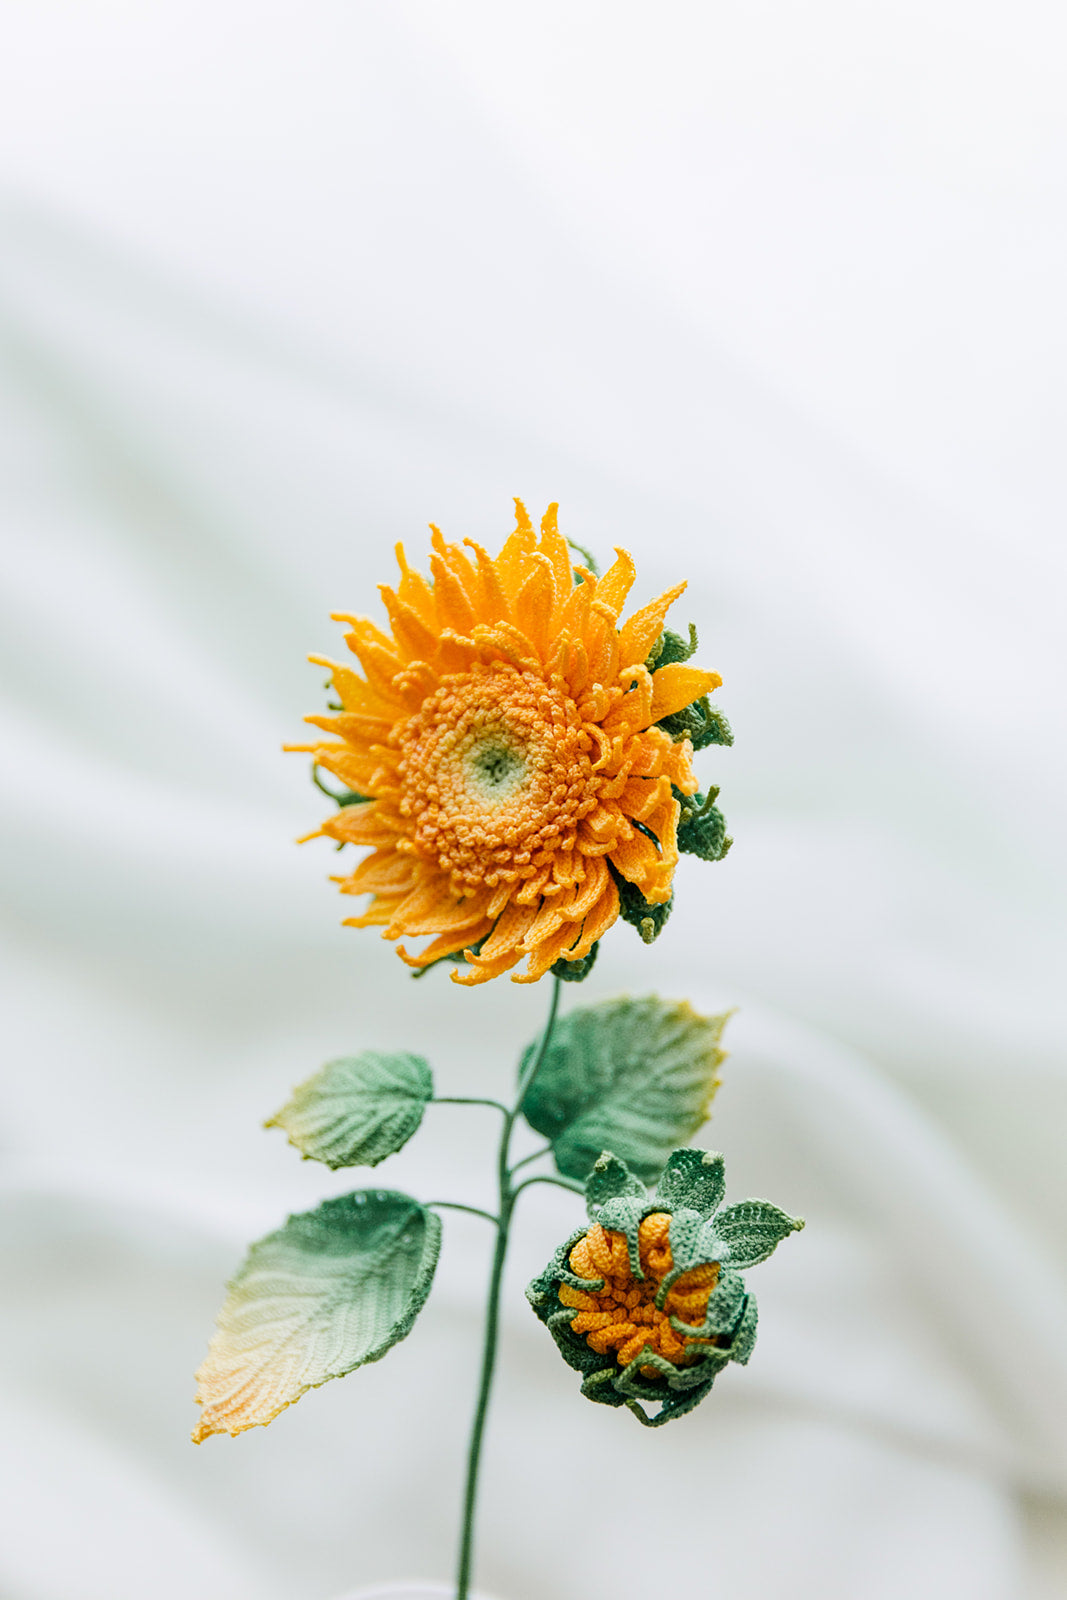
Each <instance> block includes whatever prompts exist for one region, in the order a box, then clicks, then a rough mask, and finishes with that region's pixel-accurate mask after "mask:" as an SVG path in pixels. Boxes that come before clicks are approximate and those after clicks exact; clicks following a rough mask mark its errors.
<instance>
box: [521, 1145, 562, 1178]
mask: <svg viewBox="0 0 1067 1600" xmlns="http://www.w3.org/2000/svg"><path fill="white" fill-rule="evenodd" d="M551 1148H552V1146H551V1145H550V1144H544V1145H542V1146H541V1148H540V1150H532V1151H531V1152H530V1154H529V1155H528V1156H523V1158H522V1160H521V1161H516V1162H515V1164H514V1166H513V1167H512V1169H511V1176H512V1177H514V1176H515V1174H516V1172H518V1170H519V1168H520V1167H528V1166H529V1164H530V1162H531V1161H540V1159H541V1157H542V1156H547V1154H548V1152H549V1151H550V1150H551Z"/></svg>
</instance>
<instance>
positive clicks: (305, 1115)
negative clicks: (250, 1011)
mask: <svg viewBox="0 0 1067 1600" xmlns="http://www.w3.org/2000/svg"><path fill="white" fill-rule="evenodd" d="M432 1099H433V1075H432V1073H431V1072H430V1068H429V1066H428V1064H427V1063H426V1062H425V1061H424V1060H423V1058H422V1057H421V1056H414V1055H410V1054H408V1052H407V1051H396V1052H393V1053H389V1054H387V1053H386V1052H384V1051H380V1050H363V1051H361V1052H360V1054H359V1055H356V1056H342V1057H341V1058H340V1059H339V1060H337V1061H328V1062H327V1063H326V1065H325V1066H324V1067H323V1068H321V1070H320V1071H318V1072H316V1073H315V1075H314V1077H311V1078H308V1080H307V1082H306V1083H302V1084H301V1085H300V1087H299V1088H298V1089H294V1091H293V1096H292V1099H291V1100H289V1101H288V1102H287V1103H286V1104H285V1105H284V1106H283V1107H282V1109H281V1110H280V1111H279V1112H277V1113H276V1114H275V1115H274V1116H273V1117H271V1119H270V1121H269V1122H268V1123H267V1124H266V1126H267V1127H268V1128H284V1129H285V1132H286V1133H287V1134H288V1135H289V1143H290V1144H293V1145H295V1146H296V1148H297V1149H298V1150H299V1151H300V1153H301V1155H303V1156H304V1158H305V1159H306V1160H310V1161H322V1162H324V1163H325V1164H326V1166H328V1167H333V1168H335V1169H336V1168H337V1167H376V1166H377V1165H378V1163H379V1161H384V1160H385V1158H386V1156H391V1155H393V1154H395V1152H396V1151H397V1150H399V1149H401V1147H402V1146H403V1145H405V1144H406V1143H407V1141H408V1140H409V1139H410V1138H411V1136H412V1134H413V1133H415V1131H416V1130H417V1128H418V1126H419V1124H420V1122H421V1121H422V1114H423V1112H424V1111H425V1109H426V1105H427V1102H428V1101H430V1100H432Z"/></svg>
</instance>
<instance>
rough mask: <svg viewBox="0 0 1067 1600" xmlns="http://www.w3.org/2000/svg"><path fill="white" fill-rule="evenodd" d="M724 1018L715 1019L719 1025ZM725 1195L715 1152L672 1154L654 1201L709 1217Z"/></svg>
mask: <svg viewBox="0 0 1067 1600" xmlns="http://www.w3.org/2000/svg"><path fill="white" fill-rule="evenodd" d="M729 1015H730V1013H729V1012H727V1013H726V1016H724V1017H721V1018H716V1019H715V1020H716V1021H717V1022H719V1023H720V1032H721V1025H722V1024H724V1023H725V1022H726V1017H727V1016H729ZM725 1193H726V1162H725V1161H724V1159H723V1157H722V1156H721V1155H720V1154H719V1152H718V1151H717V1150H694V1149H688V1150H672V1152H671V1154H670V1155H669V1156H668V1157H667V1162H666V1165H665V1166H664V1168H663V1172H662V1174H661V1176H660V1180H659V1182H658V1184H657V1185H656V1199H657V1200H659V1201H662V1203H663V1209H664V1210H665V1211H670V1210H672V1209H673V1208H674V1207H675V1206H688V1207H689V1208H690V1209H691V1210H693V1211H699V1212H702V1213H703V1215H704V1216H705V1217H709V1216H710V1215H711V1213H712V1212H713V1211H715V1210H716V1209H717V1208H718V1207H719V1206H721V1205H722V1201H723V1196H724V1195H725Z"/></svg>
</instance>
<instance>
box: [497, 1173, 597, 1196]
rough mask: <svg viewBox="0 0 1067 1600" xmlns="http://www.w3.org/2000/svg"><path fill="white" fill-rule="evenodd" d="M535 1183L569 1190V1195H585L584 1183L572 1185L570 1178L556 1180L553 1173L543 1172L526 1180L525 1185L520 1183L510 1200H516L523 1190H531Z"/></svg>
mask: <svg viewBox="0 0 1067 1600" xmlns="http://www.w3.org/2000/svg"><path fill="white" fill-rule="evenodd" d="M535 1183H551V1184H554V1185H555V1187H556V1188H557V1189H568V1190H570V1192H571V1194H584V1193H585V1184H584V1183H572V1182H571V1180H570V1178H557V1177H556V1176H555V1175H554V1174H553V1173H550V1172H545V1173H539V1174H538V1175H537V1177H536V1178H527V1179H526V1181H525V1183H520V1184H519V1186H518V1188H517V1189H516V1190H515V1191H514V1193H513V1194H512V1199H513V1200H517V1199H518V1198H519V1196H520V1194H521V1193H522V1191H523V1190H524V1189H529V1188H531V1187H532V1186H533V1184H535Z"/></svg>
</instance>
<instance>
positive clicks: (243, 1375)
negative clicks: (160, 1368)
mask: <svg viewBox="0 0 1067 1600" xmlns="http://www.w3.org/2000/svg"><path fill="white" fill-rule="evenodd" d="M440 1248H441V1223H440V1219H439V1218H438V1217H437V1216H435V1214H434V1213H433V1212H432V1211H429V1210H428V1209H427V1208H426V1207H425V1206H422V1205H420V1204H419V1203H418V1201H417V1200H413V1199H412V1198H411V1197H410V1195H406V1194H399V1193H396V1192H395V1191H392V1190H381V1189H364V1190H359V1191H357V1192H356V1193H354V1194H346V1195H341V1196H339V1197H338V1198H337V1199H334V1200H325V1201H323V1203H322V1205H320V1206H318V1207H317V1208H316V1210H314V1211H306V1212H301V1213H300V1214H298V1215H296V1216H291V1217H289V1219H288V1220H287V1221H286V1222H285V1224H284V1225H283V1226H282V1227H281V1228H279V1229H278V1230H277V1231H276V1232H275V1233H271V1234H268V1235H267V1237H266V1238H265V1239H260V1240H259V1242H258V1243H257V1244H254V1245H252V1247H251V1249H250V1250H249V1252H248V1255H247V1257H246V1258H245V1261H244V1263H243V1264H242V1266H241V1268H240V1269H239V1271H238V1272H237V1274H236V1276H235V1277H234V1278H233V1280H232V1281H231V1282H230V1284H229V1285H228V1293H227V1297H226V1301H225V1303H224V1305H223V1307H222V1310H221V1312H220V1313H219V1319H218V1329H217V1331H216V1333H215V1335H214V1337H213V1338H212V1340H211V1344H210V1346H209V1348H208V1354H207V1358H206V1360H205V1361H204V1363H203V1365H202V1366H201V1368H200V1371H199V1372H198V1373H197V1382H198V1392H197V1399H198V1401H199V1403H200V1404H201V1405H202V1407H203V1411H202V1414H201V1417H200V1424H199V1427H198V1428H197V1430H196V1432H195V1433H194V1435H193V1437H194V1439H195V1440H196V1441H197V1442H198V1443H199V1441H200V1440H201V1439H205V1438H207V1437H208V1436H209V1435H211V1434H213V1433H230V1434H236V1433H242V1432H243V1431H244V1430H245V1429H246V1428H252V1427H255V1426H257V1425H261V1424H265V1423H268V1422H270V1421H271V1420H272V1419H273V1418H274V1417H276V1416H277V1415H278V1413H279V1412H280V1411H283V1410H284V1409H285V1407H286V1406H289V1405H292V1404H293V1402H294V1401H296V1400H299V1399H300V1397H301V1395H303V1394H306V1392H307V1391H308V1389H312V1388H317V1387H318V1386H319V1385H320V1384H323V1383H326V1382H327V1381H328V1380H329V1379H331V1378H341V1377H344V1376H345V1375H346V1374H347V1373H349V1372H352V1371H354V1370H355V1368H356V1367H360V1366H364V1365H365V1364H366V1363H368V1362H371V1361H378V1360H380V1359H381V1357H382V1356H384V1355H385V1354H386V1353H387V1351H389V1350H391V1349H392V1348H393V1346H394V1345H395V1344H398V1343H399V1342H400V1340H401V1339H403V1338H406V1336H407V1335H408V1334H409V1333H410V1331H411V1328H412V1326H413V1324H414V1322H415V1318H416V1317H417V1316H418V1314H419V1312H420V1311H421V1309H422V1307H423V1305H424V1304H425V1302H426V1297H427V1295H428V1294H429V1292H430V1286H431V1284H432V1282H433V1275H434V1270H435V1268H436V1266H437V1257H438V1254H439V1252H440Z"/></svg>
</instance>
